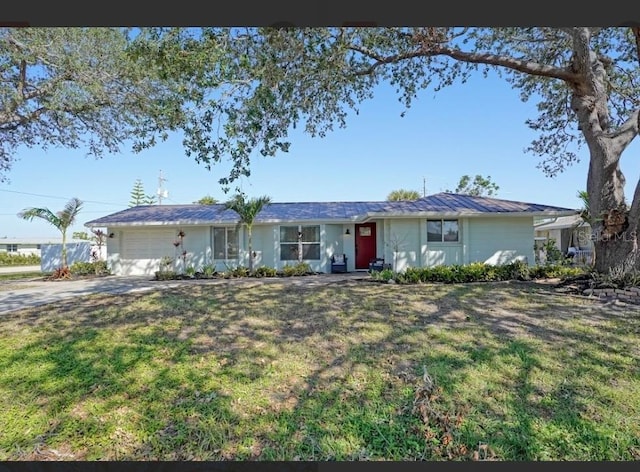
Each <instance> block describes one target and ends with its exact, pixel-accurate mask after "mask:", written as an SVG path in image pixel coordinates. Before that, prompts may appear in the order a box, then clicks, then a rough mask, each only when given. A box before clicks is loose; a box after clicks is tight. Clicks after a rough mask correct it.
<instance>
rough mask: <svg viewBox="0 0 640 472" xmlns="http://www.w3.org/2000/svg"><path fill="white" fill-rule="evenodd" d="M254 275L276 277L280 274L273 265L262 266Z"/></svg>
mask: <svg viewBox="0 0 640 472" xmlns="http://www.w3.org/2000/svg"><path fill="white" fill-rule="evenodd" d="M253 275H254V276H255V277H275V276H276V275H278V271H277V270H276V269H274V268H273V267H267V266H260V267H258V268H257V269H256V270H255V271H254V273H253Z"/></svg>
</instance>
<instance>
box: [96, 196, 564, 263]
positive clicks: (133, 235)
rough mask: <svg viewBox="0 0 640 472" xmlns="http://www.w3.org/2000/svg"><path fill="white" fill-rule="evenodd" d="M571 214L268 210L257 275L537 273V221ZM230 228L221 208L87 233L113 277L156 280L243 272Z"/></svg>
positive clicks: (137, 217)
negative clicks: (528, 269)
mask: <svg viewBox="0 0 640 472" xmlns="http://www.w3.org/2000/svg"><path fill="white" fill-rule="evenodd" d="M574 213H576V210H574V209H569V208H560V207H555V206H548V205H539V204H533V203H524V202H515V201H509V200H500V199H496V198H487V197H474V196H469V195H459V194H452V193H438V194H435V195H431V196H427V197H424V198H420V199H418V200H415V201H391V202H390V201H380V202H308V203H272V204H270V205H268V206H267V207H265V208H264V209H263V210H262V211H261V212H260V213H259V214H258V216H257V217H256V220H255V222H254V224H253V231H252V233H253V244H252V246H253V256H254V267H259V266H261V265H266V266H270V267H274V268H277V269H281V268H282V267H284V266H285V265H293V264H296V263H297V262H299V261H303V262H306V263H308V264H309V265H310V266H311V268H312V269H313V270H315V271H318V272H330V266H331V256H332V255H333V254H346V255H347V261H348V267H347V270H349V271H353V270H367V269H368V267H369V261H370V260H371V259H373V258H376V257H384V258H385V260H386V262H388V263H393V264H394V265H395V268H396V270H398V271H401V270H404V269H406V268H407V267H421V266H436V265H441V264H466V263H469V262H473V261H480V262H486V263H491V264H503V263H509V262H512V261H515V260H524V261H527V262H528V263H529V264H534V261H535V258H534V250H533V247H534V245H533V241H534V239H533V237H534V235H533V219H534V217H559V216H565V215H571V214H574ZM237 222H238V215H237V214H236V213H235V212H233V211H231V210H225V208H224V205H222V204H217V205H197V204H192V205H150V206H137V207H133V208H128V209H126V210H123V211H120V212H117V213H113V214H111V215H107V216H105V217H102V218H98V219H95V220H92V221H89V222H87V223H86V224H85V226H87V227H89V228H95V227H103V228H104V227H107V234H108V235H109V237H108V238H107V261H108V263H109V267H110V269H111V271H112V272H113V273H114V274H117V275H153V274H154V273H155V271H157V270H159V269H160V264H161V260H162V259H163V258H165V257H166V258H169V259H171V260H172V261H173V262H172V263H173V268H174V269H175V270H181V269H184V267H183V266H184V265H186V266H187V267H188V266H193V267H195V268H196V269H199V268H201V267H203V266H205V265H215V266H216V268H217V270H224V269H225V267H234V266H238V265H243V266H247V265H248V257H249V254H248V251H247V237H246V232H245V230H244V228H243V227H242V226H240V227H238V226H237ZM180 231H182V232H184V237H183V238H182V245H180V240H179V238H178V232H180ZM182 251H186V256H185V257H184V260H183V258H182Z"/></svg>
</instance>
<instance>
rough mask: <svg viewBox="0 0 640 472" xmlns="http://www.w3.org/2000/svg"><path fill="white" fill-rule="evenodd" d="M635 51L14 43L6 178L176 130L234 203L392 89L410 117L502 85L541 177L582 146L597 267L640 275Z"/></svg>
mask: <svg viewBox="0 0 640 472" xmlns="http://www.w3.org/2000/svg"><path fill="white" fill-rule="evenodd" d="M638 38H640V35H639V34H638V28H633V27H612V28H602V27H567V28H547V27H541V28H538V27H523V28H511V27H497V28H469V27H460V28H458V27H443V28H439V27H419V28H418V27H416V28H377V27H375V28H355V27H341V28H196V29H193V28H191V29H186V28H143V29H141V30H140V31H139V32H138V34H136V35H135V36H132V35H129V32H128V31H127V30H123V29H113V28H109V29H95V28H90V29H86V28H85V29H83V28H80V29H75V28H74V29H37V28H22V29H15V30H9V29H3V30H0V40H1V41H0V44H1V46H0V47H2V50H1V51H0V54H1V58H2V59H1V60H2V61H3V69H2V72H1V73H2V74H3V75H2V77H3V85H1V86H0V87H2V89H0V90H2V99H3V109H2V116H1V118H0V132H2V133H3V134H2V137H3V141H2V144H0V166H1V167H0V170H7V169H8V167H9V166H10V164H11V160H12V159H13V157H14V154H13V153H14V152H15V150H16V149H17V147H19V146H20V145H26V146H35V145H38V146H46V145H52V144H56V145H66V146H69V147H77V146H80V145H81V144H82V142H83V141H82V138H83V137H84V136H90V138H87V139H89V141H88V147H89V150H90V151H92V152H94V153H95V154H99V153H100V152H101V150H102V148H104V149H107V150H111V151H113V150H116V149H117V148H118V146H119V144H121V143H122V142H124V141H125V140H127V139H130V138H131V139H134V143H135V144H134V149H135V150H140V149H144V148H145V147H148V146H152V145H153V144H154V143H155V142H156V139H157V138H158V137H164V136H166V132H167V131H168V130H174V129H175V130H181V131H182V133H183V136H184V141H183V144H184V149H185V154H186V155H187V156H190V157H192V158H194V159H195V160H196V161H197V162H199V163H201V164H203V165H204V166H205V167H206V168H211V166H213V165H222V164H227V165H229V166H230V169H229V172H228V175H226V176H224V177H222V178H220V179H219V183H220V184H221V185H222V186H223V189H224V190H228V187H229V185H230V184H231V183H232V182H234V181H235V180H237V179H238V178H240V177H241V176H243V175H244V176H247V175H250V168H251V159H252V158H253V157H254V156H255V155H256V153H259V154H261V155H264V156H273V155H276V154H278V153H280V152H286V151H288V150H289V147H290V145H291V143H290V142H289V140H288V136H289V133H290V132H291V130H292V129H294V128H302V129H303V130H304V131H305V132H306V133H308V134H310V135H312V136H325V135H326V134H327V133H329V132H330V131H332V130H333V129H334V128H335V127H344V126H346V124H347V123H346V121H347V117H348V116H349V113H350V112H352V111H355V112H356V113H357V112H358V107H359V105H360V104H361V103H362V102H364V101H366V100H369V99H372V98H374V95H375V91H376V87H377V86H378V85H379V84H381V83H388V84H390V85H391V86H392V87H394V88H395V90H396V91H397V93H398V98H399V100H400V101H401V102H402V103H403V104H404V105H405V107H406V108H407V109H409V108H410V107H411V105H412V104H413V102H414V100H415V99H416V98H418V97H419V95H420V93H421V92H423V91H425V90H432V91H435V92H437V91H439V90H441V89H442V88H444V87H448V86H451V85H453V84H456V83H464V82H465V81H466V80H467V79H469V78H470V77H471V76H472V75H474V74H487V73H488V72H489V71H495V72H496V73H497V75H498V76H499V77H501V78H503V79H504V80H505V81H506V84H507V85H508V86H511V87H513V88H515V89H517V90H518V91H519V92H520V97H521V99H522V100H523V101H530V100H531V101H533V102H535V104H536V106H537V110H538V112H537V115H536V116H532V117H531V118H530V119H528V120H527V121H526V123H525V125H526V126H528V127H530V128H531V129H532V130H534V131H535V132H536V137H535V138H534V139H533V140H532V141H531V143H529V144H528V146H527V147H526V148H525V150H526V151H527V152H530V153H533V154H534V155H536V156H538V157H539V167H540V169H541V171H542V172H544V173H545V174H546V175H549V176H553V175H557V174H558V173H559V172H562V171H563V170H564V169H566V168H567V166H570V165H572V164H574V163H575V162H577V161H578V159H579V156H580V154H579V151H580V149H581V147H583V146H586V148H587V150H588V153H589V159H590V165H589V173H588V176H586V177H587V178H586V191H587V192H588V194H589V202H590V211H591V212H592V214H593V215H594V216H595V217H597V218H598V220H597V221H598V223H597V224H596V226H595V227H594V232H595V234H596V240H595V247H596V252H600V253H601V255H599V256H598V257H597V259H596V260H597V264H598V265H597V269H599V270H608V269H610V268H612V267H613V266H621V265H625V266H626V267H636V268H640V250H639V249H638V247H639V245H638V242H639V241H638V232H637V230H638V225H639V222H640V182H637V183H636V187H635V191H634V192H633V201H632V202H631V204H630V205H627V204H626V202H625V198H624V190H625V183H626V181H625V177H624V175H623V173H622V170H621V168H620V160H621V158H622V155H623V154H624V152H625V150H626V149H627V148H628V146H629V144H630V143H631V142H632V141H633V140H634V139H635V138H636V136H637V135H638V128H639V124H640V113H639V110H640V92H639V91H640V87H639V86H638V84H639V81H640V67H639V65H638V59H639V57H640V54H639V47H640V40H638ZM86 133H88V134H86ZM501 137H502V136H501V134H500V130H499V129H497V130H496V139H501ZM5 138H6V139H5ZM523 144H525V143H523Z"/></svg>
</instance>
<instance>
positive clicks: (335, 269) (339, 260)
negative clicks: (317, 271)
mask: <svg viewBox="0 0 640 472" xmlns="http://www.w3.org/2000/svg"><path fill="white" fill-rule="evenodd" d="M346 272H347V255H346V254H337V255H336V254H334V255H333V256H331V273H332V274H336V273H346Z"/></svg>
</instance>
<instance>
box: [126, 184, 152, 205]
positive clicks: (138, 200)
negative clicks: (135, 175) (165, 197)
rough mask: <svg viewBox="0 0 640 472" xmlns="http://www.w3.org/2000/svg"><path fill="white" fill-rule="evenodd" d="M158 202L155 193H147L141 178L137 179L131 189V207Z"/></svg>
mask: <svg viewBox="0 0 640 472" xmlns="http://www.w3.org/2000/svg"><path fill="white" fill-rule="evenodd" d="M155 203H156V197H155V196H154V195H147V194H146V193H145V192H144V186H143V185H142V181H141V180H140V179H136V181H135V183H134V184H133V188H132V189H131V200H129V207H135V206H138V205H154V204H155Z"/></svg>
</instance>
